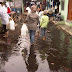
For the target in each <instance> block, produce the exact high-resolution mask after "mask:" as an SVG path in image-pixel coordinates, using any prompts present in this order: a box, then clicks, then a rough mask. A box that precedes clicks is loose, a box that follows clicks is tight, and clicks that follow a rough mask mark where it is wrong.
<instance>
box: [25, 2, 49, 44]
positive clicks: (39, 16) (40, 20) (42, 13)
mask: <svg viewBox="0 0 72 72" xmlns="http://www.w3.org/2000/svg"><path fill="white" fill-rule="evenodd" d="M37 11H38V12H37ZM47 13H48V11H47V10H45V7H44V6H43V5H42V3H40V5H39V6H38V7H37V6H36V5H32V6H31V12H30V13H28V14H27V18H26V21H25V22H26V24H27V26H28V30H29V33H30V42H31V45H33V43H34V38H35V33H36V30H37V25H38V24H39V25H40V26H39V28H40V29H41V37H42V39H43V40H45V31H46V28H47V26H48V23H49V17H48V16H47Z"/></svg>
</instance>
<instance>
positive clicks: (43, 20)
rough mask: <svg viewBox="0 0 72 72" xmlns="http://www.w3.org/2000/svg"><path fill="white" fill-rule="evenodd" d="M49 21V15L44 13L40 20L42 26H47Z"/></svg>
mask: <svg viewBox="0 0 72 72" xmlns="http://www.w3.org/2000/svg"><path fill="white" fill-rule="evenodd" d="M48 22H49V17H48V16H47V15H43V16H42V17H41V21H40V26H41V28H47V25H48Z"/></svg>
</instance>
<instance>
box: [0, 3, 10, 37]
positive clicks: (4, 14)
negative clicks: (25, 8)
mask: <svg viewBox="0 0 72 72" xmlns="http://www.w3.org/2000/svg"><path fill="white" fill-rule="evenodd" d="M10 13H11V10H10V7H9V4H8V3H6V6H5V5H4V4H3V2H0V17H1V23H2V29H3V33H4V35H3V37H8V33H7V28H6V25H7V24H9V19H11V17H10Z"/></svg>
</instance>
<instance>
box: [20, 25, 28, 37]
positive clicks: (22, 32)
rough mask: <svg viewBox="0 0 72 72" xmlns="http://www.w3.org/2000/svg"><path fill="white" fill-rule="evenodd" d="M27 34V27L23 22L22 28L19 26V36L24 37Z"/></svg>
mask: <svg viewBox="0 0 72 72" xmlns="http://www.w3.org/2000/svg"><path fill="white" fill-rule="evenodd" d="M27 34H28V28H27V26H26V24H23V25H22V28H21V36H25V37H26V36H27Z"/></svg>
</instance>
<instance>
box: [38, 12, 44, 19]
mask: <svg viewBox="0 0 72 72" xmlns="http://www.w3.org/2000/svg"><path fill="white" fill-rule="evenodd" d="M43 12H44V11H41V12H39V20H41V17H42V16H43Z"/></svg>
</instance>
